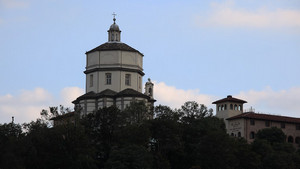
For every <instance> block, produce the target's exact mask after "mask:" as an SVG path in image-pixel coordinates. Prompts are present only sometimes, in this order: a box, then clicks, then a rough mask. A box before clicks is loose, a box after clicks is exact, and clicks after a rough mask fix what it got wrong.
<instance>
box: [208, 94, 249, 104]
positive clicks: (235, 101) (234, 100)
mask: <svg viewBox="0 0 300 169" xmlns="http://www.w3.org/2000/svg"><path fill="white" fill-rule="evenodd" d="M224 102H234V103H247V102H246V101H244V100H241V99H237V98H234V97H232V96H231V95H228V96H227V97H226V98H224V99H221V100H217V101H215V102H213V103H212V104H218V103H224Z"/></svg>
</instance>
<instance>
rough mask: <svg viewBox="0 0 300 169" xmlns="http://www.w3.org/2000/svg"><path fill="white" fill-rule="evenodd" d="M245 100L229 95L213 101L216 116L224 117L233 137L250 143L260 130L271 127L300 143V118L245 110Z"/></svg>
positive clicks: (295, 143)
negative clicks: (241, 138) (278, 129)
mask: <svg viewBox="0 0 300 169" xmlns="http://www.w3.org/2000/svg"><path fill="white" fill-rule="evenodd" d="M244 103H247V102H246V101H244V100H240V99H237V98H233V97H232V96H227V98H224V99H221V100H217V101H215V102H213V104H216V111H217V114H216V116H217V117H219V118H221V119H224V122H225V125H226V130H227V133H228V134H229V135H231V136H233V137H243V138H245V139H246V140H247V141H248V142H249V143H250V142H252V141H253V140H254V139H255V135H256V133H257V132H258V131H259V130H262V129H265V128H271V127H277V128H280V129H281V130H282V131H283V132H284V134H285V135H286V136H287V138H286V141H287V142H289V143H293V144H294V145H295V146H296V145H299V144H300V118H294V117H287V116H277V115H270V114H261V113H255V112H254V111H251V110H249V111H246V112H244V111H243V104H244Z"/></svg>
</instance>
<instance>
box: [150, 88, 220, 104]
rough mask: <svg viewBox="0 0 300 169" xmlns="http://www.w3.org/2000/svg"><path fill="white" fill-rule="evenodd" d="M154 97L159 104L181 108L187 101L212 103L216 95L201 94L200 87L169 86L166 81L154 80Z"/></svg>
mask: <svg viewBox="0 0 300 169" xmlns="http://www.w3.org/2000/svg"><path fill="white" fill-rule="evenodd" d="M154 97H155V99H156V100H157V104H162V105H167V106H170V107H172V108H180V107H181V106H182V105H183V104H184V103H185V102H186V101H196V102H198V103H199V104H205V105H206V106H208V105H210V104H211V103H212V102H213V101H214V99H215V97H214V96H209V95H204V94H200V93H199V90H198V89H194V90H183V89H177V88H176V87H173V86H168V85H166V84H165V83H164V82H159V83H157V82H154Z"/></svg>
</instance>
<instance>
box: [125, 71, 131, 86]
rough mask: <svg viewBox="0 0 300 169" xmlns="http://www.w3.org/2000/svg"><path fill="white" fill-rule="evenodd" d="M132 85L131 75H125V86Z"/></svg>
mask: <svg viewBox="0 0 300 169" xmlns="http://www.w3.org/2000/svg"><path fill="white" fill-rule="evenodd" d="M130 84H131V75H130V74H126V75H125V85H127V86H130Z"/></svg>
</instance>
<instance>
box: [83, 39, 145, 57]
mask: <svg viewBox="0 0 300 169" xmlns="http://www.w3.org/2000/svg"><path fill="white" fill-rule="evenodd" d="M111 50H122V51H130V52H138V53H139V54H141V55H142V56H144V55H143V54H142V53H141V52H139V51H138V50H136V49H134V48H132V47H130V46H129V45H127V44H126V43H122V42H106V43H103V44H102V45H100V46H98V47H96V48H94V49H92V50H90V51H87V52H86V53H85V54H88V53H91V52H95V51H111Z"/></svg>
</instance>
